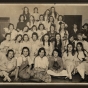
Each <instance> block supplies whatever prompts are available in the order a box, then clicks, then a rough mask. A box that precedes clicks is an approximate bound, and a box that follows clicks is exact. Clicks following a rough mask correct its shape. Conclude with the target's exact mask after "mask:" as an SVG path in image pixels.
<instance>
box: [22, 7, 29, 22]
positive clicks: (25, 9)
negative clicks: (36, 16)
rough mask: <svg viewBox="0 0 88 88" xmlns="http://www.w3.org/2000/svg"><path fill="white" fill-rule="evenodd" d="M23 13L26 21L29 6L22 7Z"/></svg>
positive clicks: (27, 19)
mask: <svg viewBox="0 0 88 88" xmlns="http://www.w3.org/2000/svg"><path fill="white" fill-rule="evenodd" d="M23 15H24V16H25V21H26V22H28V21H29V17H30V13H29V8H28V7H24V9H23Z"/></svg>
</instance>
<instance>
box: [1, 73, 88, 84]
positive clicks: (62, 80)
mask: <svg viewBox="0 0 88 88" xmlns="http://www.w3.org/2000/svg"><path fill="white" fill-rule="evenodd" d="M11 79H12V82H10V83H40V82H39V81H37V82H36V81H33V80H31V81H25V82H23V81H21V79H19V80H18V82H14V81H13V79H14V77H12V78H11ZM80 79H81V77H80V75H79V74H75V75H73V80H72V81H69V79H65V78H64V77H61V78H60V77H58V78H57V77H52V82H51V83H80ZM86 79H88V77H86ZM0 83H7V82H4V81H3V78H0ZM41 83H44V82H41ZM81 83H88V80H86V81H85V82H81Z"/></svg>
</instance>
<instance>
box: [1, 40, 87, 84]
mask: <svg viewBox="0 0 88 88" xmlns="http://www.w3.org/2000/svg"><path fill="white" fill-rule="evenodd" d="M33 64H34V66H33ZM87 66H88V53H87V51H86V50H85V49H84V47H83V44H82V43H81V42H78V43H77V45H76V50H74V47H73V45H72V44H70V43H69V44H68V45H67V50H66V51H65V52H64V53H63V55H62V58H61V57H59V52H58V49H54V50H53V52H52V56H50V57H47V55H46V50H45V48H43V47H41V48H39V50H38V54H37V56H36V57H35V59H34V63H33V61H32V58H31V57H30V50H29V48H28V47H23V48H22V52H21V55H20V56H19V57H18V58H15V53H14V51H13V50H12V49H9V50H8V51H7V53H6V55H4V54H3V53H2V52H0V76H1V77H4V79H3V80H4V81H6V80H7V81H9V82H11V81H12V80H11V76H15V81H17V80H19V78H21V79H22V80H29V79H31V78H35V79H39V80H41V81H43V82H46V83H50V82H52V76H56V77H58V76H61V77H62V76H65V77H66V78H68V79H69V81H72V75H73V74H75V73H77V72H78V73H79V74H80V76H81V80H80V82H82V81H84V80H85V74H86V75H88V68H87Z"/></svg>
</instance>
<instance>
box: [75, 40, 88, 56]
mask: <svg viewBox="0 0 88 88" xmlns="http://www.w3.org/2000/svg"><path fill="white" fill-rule="evenodd" d="M78 45H80V46H81V48H82V51H83V54H84V56H85V57H86V54H85V51H86V50H85V49H84V47H83V44H82V43H81V42H78V43H77V45H76V51H77V53H78V54H77V58H78V55H79V52H78V49H77V46H78ZM86 52H87V51H86ZM87 53H88V52H87Z"/></svg>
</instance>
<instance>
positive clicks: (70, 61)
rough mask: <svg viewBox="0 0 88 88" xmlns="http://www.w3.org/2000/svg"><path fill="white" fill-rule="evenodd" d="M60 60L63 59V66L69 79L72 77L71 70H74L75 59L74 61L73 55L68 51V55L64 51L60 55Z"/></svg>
mask: <svg viewBox="0 0 88 88" xmlns="http://www.w3.org/2000/svg"><path fill="white" fill-rule="evenodd" d="M62 60H63V64H64V68H65V69H66V70H67V72H68V76H69V79H72V71H74V68H75V61H74V60H75V55H72V54H71V53H68V56H67V53H66V52H64V54H63V56H62Z"/></svg>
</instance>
